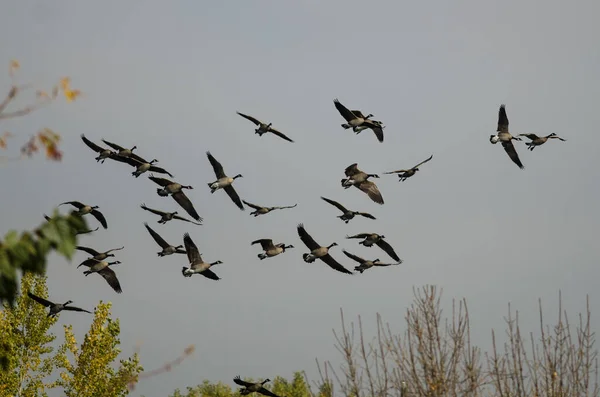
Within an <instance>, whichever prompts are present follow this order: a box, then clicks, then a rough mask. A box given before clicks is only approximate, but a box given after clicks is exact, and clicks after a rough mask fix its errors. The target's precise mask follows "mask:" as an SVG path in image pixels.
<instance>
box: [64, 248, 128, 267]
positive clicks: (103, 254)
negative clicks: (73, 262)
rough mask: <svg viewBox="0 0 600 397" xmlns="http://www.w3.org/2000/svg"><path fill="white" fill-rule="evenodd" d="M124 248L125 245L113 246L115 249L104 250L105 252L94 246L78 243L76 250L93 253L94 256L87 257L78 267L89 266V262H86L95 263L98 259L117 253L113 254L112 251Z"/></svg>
mask: <svg viewBox="0 0 600 397" xmlns="http://www.w3.org/2000/svg"><path fill="white" fill-rule="evenodd" d="M123 248H125V246H123V247H121V248H113V249H110V250H108V251H104V252H98V251H96V250H95V249H93V248H89V247H82V246H81V245H78V246H77V247H75V249H76V250H79V251H84V252H87V253H88V254H90V255H92V257H91V258H88V259H86V260H85V261H84V262H83V263H80V264H79V265H78V266H77V268H79V266H81V265H84V266H89V265H88V264H85V263H86V262H90V263H91V264H92V265H93V264H94V263H96V262H97V261H101V260H104V259H106V258H109V257H111V256H112V257H114V256H115V254H111V252H113V251H120V250H122V249H123Z"/></svg>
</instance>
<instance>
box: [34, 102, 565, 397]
mask: <svg viewBox="0 0 600 397" xmlns="http://www.w3.org/2000/svg"><path fill="white" fill-rule="evenodd" d="M333 102H334V106H335V108H336V109H337V111H338V112H339V113H340V115H341V116H342V117H343V118H344V119H345V121H346V122H345V123H344V124H342V125H341V126H342V127H343V128H344V129H352V130H353V132H354V133H356V134H359V133H360V132H362V131H363V130H366V129H370V130H372V131H373V133H374V134H375V137H376V138H377V140H378V141H379V142H383V140H384V134H383V130H384V128H385V126H384V125H383V123H382V122H381V121H377V120H372V119H371V118H372V117H373V114H370V113H369V114H368V115H367V116H365V115H363V113H362V112H361V111H360V110H349V109H348V108H347V107H345V106H344V105H343V104H342V103H341V102H340V101H339V100H337V99H334V101H333ZM237 114H238V115H240V116H241V117H243V118H245V119H247V120H249V121H251V122H252V123H254V124H255V125H256V129H255V130H254V131H255V133H256V134H258V135H259V137H262V136H263V135H264V134H268V133H271V134H273V135H275V136H277V137H279V138H282V139H284V140H285V141H288V142H292V143H293V142H294V141H293V140H292V139H291V138H289V137H288V136H286V135H284V134H283V133H281V132H280V131H279V130H277V129H275V128H273V127H272V123H268V124H267V123H264V122H262V121H260V120H258V119H256V118H254V117H252V116H249V115H246V114H243V113H240V112H237ZM521 136H525V137H527V138H529V139H530V142H528V143H526V145H527V149H528V150H533V149H534V148H536V147H537V146H540V145H543V144H544V143H546V142H547V141H548V140H549V139H559V140H561V141H565V139H563V138H560V137H558V136H557V135H556V134H554V133H552V134H549V135H547V136H542V137H539V136H537V135H535V134H519V135H517V136H513V135H512V134H511V133H510V132H509V129H508V117H507V115H506V109H505V106H504V105H501V106H500V109H499V113H498V128H497V133H496V134H495V135H490V142H491V143H492V144H496V143H498V142H501V143H502V146H503V148H504V150H505V151H506V153H507V154H508V156H509V157H510V159H511V160H512V161H513V162H514V163H515V164H516V165H517V166H518V167H519V168H521V169H523V168H524V166H523V164H522V163H521V160H520V159H519V156H518V154H517V151H516V149H515V146H514V145H513V141H521ZM81 139H82V140H83V142H84V143H85V144H86V145H87V146H88V147H89V148H90V149H91V150H93V151H94V152H96V153H97V154H98V155H97V157H95V160H96V162H100V163H101V164H103V163H104V162H105V160H107V159H110V160H114V161H117V162H121V163H125V164H128V165H130V166H132V167H133V168H134V171H133V172H132V175H133V176H135V177H136V178H138V177H139V176H141V175H142V174H144V173H146V172H150V173H157V174H164V175H168V176H169V177H170V178H173V175H172V174H171V173H170V172H169V171H167V170H166V169H164V168H162V167H158V166H156V165H155V164H156V163H157V162H158V160H157V159H155V158H154V159H152V160H151V161H148V160H146V159H144V158H142V157H141V156H139V155H138V154H136V153H134V150H135V149H136V148H137V147H136V146H133V147H132V148H130V149H127V148H124V147H122V146H120V145H118V144H116V143H113V142H109V141H107V140H104V139H102V142H103V143H104V144H105V145H106V146H107V147H108V148H107V147H102V146H99V145H98V144H96V143H94V142H92V141H90V140H89V139H88V138H86V136H85V135H84V134H82V135H81ZM206 156H207V158H208V161H209V163H210V165H211V166H212V168H213V171H214V174H215V177H216V179H215V180H214V181H212V182H208V183H207V185H208V187H209V189H210V192H211V193H215V192H217V191H219V190H224V191H225V193H226V194H227V195H228V196H229V198H230V199H231V201H232V202H233V203H234V204H235V205H236V206H237V207H238V208H239V209H240V210H244V209H245V207H244V205H246V206H248V207H250V208H252V209H253V210H254V211H252V212H251V213H250V215H253V216H255V217H256V216H259V215H266V214H268V213H270V212H272V211H274V210H283V209H289V208H294V207H296V206H297V204H294V205H289V206H277V207H266V206H261V205H257V204H253V203H251V202H249V201H246V200H242V199H241V198H240V196H239V195H238V193H237V192H236V190H235V188H234V186H233V185H234V182H235V181H236V180H237V179H238V178H242V177H243V176H242V174H236V175H235V176H233V177H230V176H228V175H227V174H226V173H225V170H224V168H223V165H222V164H221V163H220V162H219V161H218V160H217V159H216V158H215V157H214V156H213V155H212V154H211V153H210V152H206ZM432 159H433V154H432V155H431V156H429V157H428V158H427V159H425V160H424V161H422V162H420V163H419V164H417V165H415V166H413V167H411V168H407V169H400V170H396V171H389V172H384V174H397V175H398V177H399V179H398V180H399V181H405V180H406V179H408V178H410V177H412V176H414V175H415V174H416V172H417V171H419V168H420V167H421V166H422V165H424V164H425V163H427V162H429V161H431V160H432ZM344 174H345V178H343V179H342V180H341V186H342V187H343V188H344V189H349V188H351V187H355V188H356V189H358V190H359V191H361V192H363V193H365V194H366V195H367V196H368V197H369V198H370V199H371V200H372V201H373V202H375V203H377V204H380V205H383V204H384V200H383V196H382V195H381V192H380V191H379V188H378V187H377V185H376V184H375V183H374V182H373V181H372V180H370V179H371V178H379V175H377V174H374V173H366V172H364V171H362V170H361V169H359V168H358V164H357V163H354V164H351V165H349V166H348V167H346V169H345V170H344ZM148 179H149V180H151V181H152V182H154V183H155V184H156V185H158V186H159V187H158V188H157V189H156V193H157V194H158V195H159V196H160V197H168V196H171V198H172V199H173V200H174V201H175V202H176V203H177V204H178V205H179V206H180V207H181V208H182V209H183V210H184V211H185V212H186V213H187V214H188V215H189V216H190V217H191V218H192V219H193V220H190V219H188V218H186V217H183V216H180V215H178V214H179V213H178V211H172V212H169V211H164V210H159V209H155V208H150V207H147V206H146V204H141V206H140V207H141V208H142V209H143V210H144V211H147V212H150V213H152V214H154V215H156V216H158V217H159V220H158V223H159V224H162V225H164V224H166V223H167V222H170V221H173V220H179V221H183V222H188V223H192V224H194V225H202V222H203V218H202V217H200V215H198V212H197V211H196V209H195V208H194V205H193V204H192V202H191V201H190V199H189V198H188V197H187V196H186V194H185V192H184V190H190V189H193V187H192V186H189V185H183V184H181V183H179V182H175V181H172V180H170V179H166V178H164V177H156V176H154V175H153V174H150V175H149V176H148ZM321 199H322V200H323V201H325V202H326V203H328V204H330V205H332V206H334V207H335V208H337V209H338V210H339V211H340V212H341V215H339V216H338V218H340V219H341V220H342V221H344V222H345V223H348V222H350V221H351V220H352V219H354V217H356V216H361V217H364V218H367V219H372V220H375V217H374V216H373V215H371V214H369V213H368V212H361V211H356V210H351V209H348V208H346V207H345V206H343V205H342V204H340V203H339V202H337V201H334V200H332V199H329V198H327V197H321ZM66 204H69V205H71V206H73V207H75V208H76V209H75V210H74V211H72V214H76V215H80V216H84V215H87V214H91V215H92V216H93V217H94V218H96V219H97V220H98V222H100V224H101V225H102V227H103V228H104V229H107V228H108V224H107V221H106V218H105V217H104V215H103V214H102V213H101V212H100V211H99V210H98V208H99V207H98V206H97V205H90V204H85V203H81V202H79V201H67V202H64V203H61V204H60V205H66ZM44 217H45V218H46V220H49V219H50V218H49V217H48V216H46V215H44ZM144 226H145V227H146V230H147V231H148V233H149V234H150V236H151V237H152V239H153V240H154V241H155V242H156V243H157V244H158V246H159V247H160V248H161V250H160V251H159V252H158V253H157V255H158V256H159V257H164V256H167V255H172V254H185V255H186V256H187V261H188V262H187V266H183V267H182V270H181V273H182V275H183V276H184V277H191V276H193V275H194V274H201V275H203V276H204V277H206V278H208V279H211V280H220V277H219V276H217V274H215V272H214V271H213V267H214V266H215V265H218V264H221V263H223V262H221V261H220V260H216V261H213V262H206V261H205V260H204V259H203V258H202V255H201V254H200V252H199V250H198V247H197V246H196V244H195V243H194V241H193V240H192V238H191V236H190V234H189V233H187V232H186V233H184V234H183V244H178V245H173V244H171V243H169V242H167V241H166V240H165V239H164V238H163V237H161V236H160V234H158V233H157V232H156V231H155V230H153V229H152V228H151V227H150V226H149V225H148V223H147V222H145V223H144ZM96 230H98V227H97V228H96V229H94V230H81V231H78V232H77V234H84V233H91V232H94V231H96ZM297 232H298V236H299V237H300V240H301V241H302V242H303V243H304V245H306V247H307V248H308V249H309V250H310V251H309V252H307V253H304V254H303V255H302V258H303V260H304V261H305V262H307V263H313V262H315V261H316V260H317V259H320V260H321V261H323V262H324V263H325V264H326V265H328V266H329V267H330V268H332V269H333V270H336V271H338V272H340V273H345V274H354V273H353V272H352V271H350V270H348V269H347V268H346V267H344V266H343V265H342V264H340V263H339V262H338V261H337V260H336V259H334V257H333V256H332V255H331V252H330V251H331V248H332V247H335V246H337V245H338V244H337V243H336V242H333V243H331V244H330V245H327V246H324V245H321V244H319V243H317V241H316V240H315V239H314V238H313V237H312V236H311V235H310V234H309V233H308V232H307V230H306V229H305V227H304V224H302V223H300V224H298V225H297ZM346 238H347V239H360V240H361V241H360V242H359V244H361V245H363V246H365V247H372V246H374V245H376V246H377V247H379V248H380V249H381V250H382V251H383V252H385V253H386V254H387V255H388V256H389V257H390V258H392V259H393V260H394V262H382V261H381V260H380V259H379V258H377V259H373V260H370V259H365V258H362V257H360V256H357V255H355V254H353V253H351V252H348V251H347V250H345V249H344V250H342V252H343V253H344V255H345V256H346V257H348V258H349V259H351V260H353V261H354V262H356V263H357V264H358V265H356V266H355V267H354V271H355V272H359V273H361V274H362V273H363V272H364V271H365V270H368V269H370V268H372V267H386V266H392V265H399V264H401V263H402V262H403V261H402V259H400V257H399V256H398V254H397V253H396V252H395V250H394V248H393V247H392V246H391V245H390V244H389V243H388V242H387V241H386V240H385V236H384V235H382V234H378V233H359V234H356V235H353V236H348V235H347V236H346ZM256 244H260V247H261V249H262V251H263V252H261V253H259V254H258V258H259V259H260V260H264V259H267V258H272V257H275V256H278V255H280V254H283V253H284V252H286V250H288V249H291V248H294V246H293V245H291V244H285V243H274V242H273V240H272V239H268V238H263V239H258V240H255V241H253V242H252V243H251V245H256ZM123 248H124V247H120V248H113V249H110V250H108V251H97V250H95V249H93V248H89V247H83V246H77V250H79V251H83V252H86V253H87V254H89V255H90V257H88V258H87V259H86V260H84V261H83V262H81V264H79V266H77V268H79V267H80V266H85V267H87V270H86V271H84V272H83V274H84V275H85V276H88V275H90V274H94V273H97V274H99V275H100V276H102V277H103V278H104V279H105V280H106V282H107V283H108V284H109V285H110V287H112V289H113V290H114V291H116V292H117V293H121V292H122V289H121V285H120V282H119V280H118V278H117V275H116V273H115V271H114V270H113V269H112V268H111V266H113V265H117V264H119V263H121V262H120V261H118V260H115V261H112V262H109V261H108V258H110V257H115V254H114V252H115V251H119V250H122V249H123ZM28 295H29V297H30V298H32V299H34V300H35V301H36V302H38V303H40V304H41V305H44V306H46V307H48V308H49V313H48V316H56V315H57V314H58V313H59V312H61V311H63V310H70V311H81V312H87V313H90V312H89V311H87V310H84V309H81V308H78V307H74V306H70V304H71V303H72V301H67V302H65V303H64V304H59V303H53V302H51V301H49V300H46V299H43V298H41V297H38V296H36V295H34V294H32V293H31V292H29V293H28ZM268 381H269V379H266V380H265V381H263V382H261V383H249V382H246V381H243V380H241V379H240V378H239V376H238V377H236V378H235V379H234V382H235V383H236V384H238V385H240V386H243V388H242V389H241V390H240V393H241V394H242V395H245V394H249V393H253V392H257V393H261V394H264V395H267V396H273V397H277V396H276V395H275V394H273V393H272V392H270V391H269V390H267V389H265V388H264V387H263V385H264V384H265V383H266V382H268Z"/></svg>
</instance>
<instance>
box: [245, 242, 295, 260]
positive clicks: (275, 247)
mask: <svg viewBox="0 0 600 397" xmlns="http://www.w3.org/2000/svg"><path fill="white" fill-rule="evenodd" d="M254 244H260V245H261V247H262V249H263V250H264V251H265V252H264V253H260V254H258V258H259V259H260V260H263V259H266V258H271V257H273V256H277V255H279V254H282V253H284V252H285V250H286V249H288V248H294V246H293V245H285V244H284V243H279V244H273V240H272V239H270V238H263V239H260V240H255V241H253V242H252V243H251V244H250V245H254Z"/></svg>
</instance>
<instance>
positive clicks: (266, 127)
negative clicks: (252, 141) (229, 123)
mask: <svg viewBox="0 0 600 397" xmlns="http://www.w3.org/2000/svg"><path fill="white" fill-rule="evenodd" d="M236 113H237V114H239V115H240V116H242V117H243V118H245V119H247V120H250V121H252V122H253V123H254V124H256V125H257V126H258V128H256V129H255V130H254V133H255V134H258V136H263V134H266V133H267V132H270V133H272V134H273V135H277V136H278V137H280V138H282V139H285V140H286V141H288V142H294V141H293V140H291V139H290V138H288V137H287V136H286V135H284V134H283V133H281V132H280V131H278V130H276V129H275V128H273V127H271V125H272V124H273V123H269V124H266V123H263V122H262V121H260V120H258V119H256V118H254V117H252V116H248V115H247V114H244V113H240V112H236Z"/></svg>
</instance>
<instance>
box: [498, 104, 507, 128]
mask: <svg viewBox="0 0 600 397" xmlns="http://www.w3.org/2000/svg"><path fill="white" fill-rule="evenodd" d="M497 131H498V132H508V116H506V106H505V105H504V104H502V105H500V109H499V110H498V129H497Z"/></svg>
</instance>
